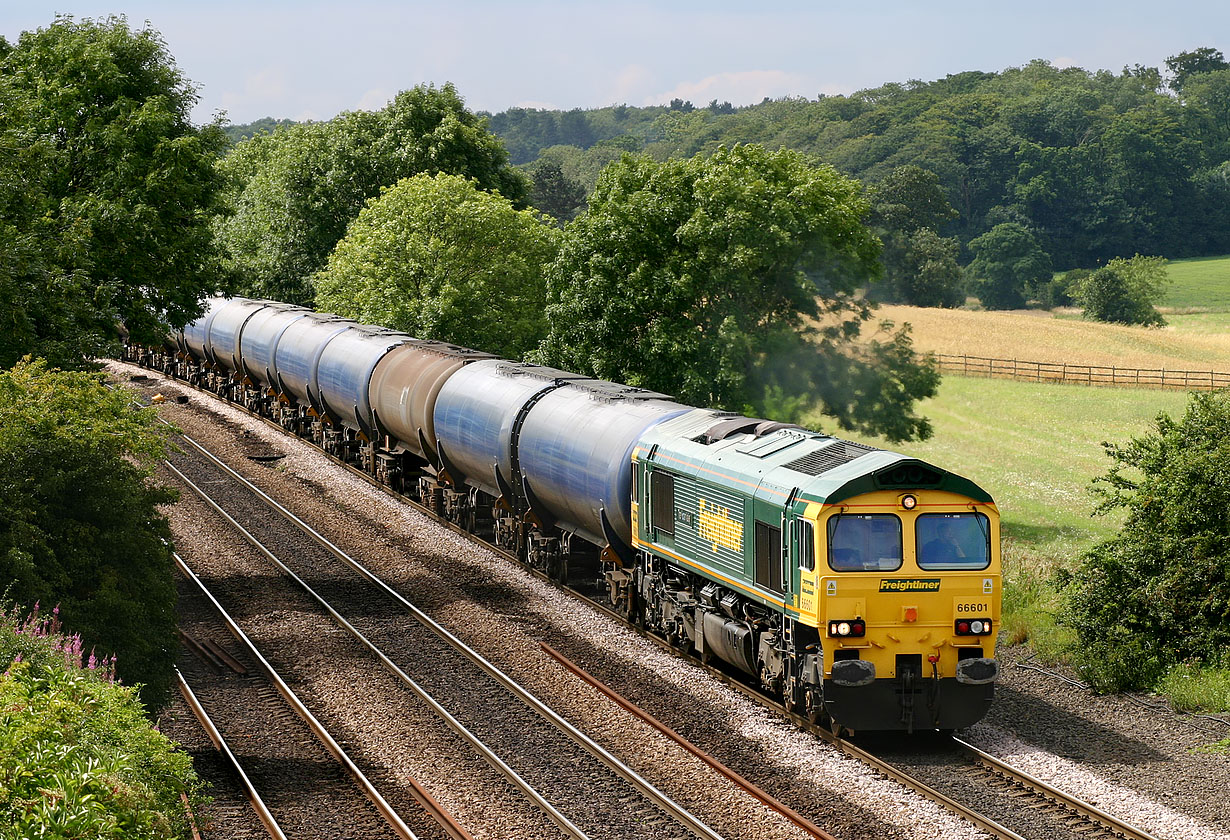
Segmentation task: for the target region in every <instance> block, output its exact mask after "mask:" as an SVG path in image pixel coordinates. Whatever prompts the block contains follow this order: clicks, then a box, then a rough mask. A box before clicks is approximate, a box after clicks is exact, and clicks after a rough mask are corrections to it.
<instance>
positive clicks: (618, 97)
mask: <svg viewBox="0 0 1230 840" xmlns="http://www.w3.org/2000/svg"><path fill="white" fill-rule="evenodd" d="M652 81H653V73H651V72H650V70H649V68H648V67H646V66H645V65H643V64H626V65H624V67H623V68H622V69H620V71H619V72H618V73H616V74H615V80H614V84H613V85H611V88H610V94H609V95H608V96H607V98H606V102H607V103H608V104H619V103H624V102H629V101H631V100H635V99H639V98H640V97H642V96H644V92H645V89H646V88H647V87H648V86H649V85H650V83H651V82H652Z"/></svg>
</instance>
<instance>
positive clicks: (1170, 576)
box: [1064, 392, 1230, 690]
mask: <svg viewBox="0 0 1230 840" xmlns="http://www.w3.org/2000/svg"><path fill="white" fill-rule="evenodd" d="M1103 445H1104V446H1105V448H1106V451H1107V454H1108V455H1109V456H1110V457H1111V459H1112V460H1113V462H1114V463H1113V464H1112V466H1111V468H1110V470H1109V472H1108V473H1107V474H1106V475H1105V476H1102V477H1101V478H1099V479H1096V480H1095V488H1096V489H1097V490H1098V492H1099V494H1100V495H1101V496H1102V502H1101V504H1100V505H1099V506H1098V511H1099V512H1102V513H1105V512H1107V511H1110V510H1115V509H1123V510H1125V511H1126V513H1127V517H1126V520H1125V522H1124V525H1123V527H1122V529H1121V530H1120V532H1119V533H1118V534H1117V535H1116V536H1115V537H1113V538H1111V539H1109V540H1106V541H1104V542H1102V543H1100V544H1098V545H1097V546H1095V547H1094V548H1093V549H1092V550H1090V551H1089V552H1088V553H1087V554H1086V555H1085V557H1084V558H1083V559H1082V563H1081V566H1080V568H1079V569H1078V570H1077V571H1076V573H1075V574H1074V576H1073V578H1072V580H1071V581H1070V583H1069V585H1068V609H1067V610H1066V611H1065V613H1064V615H1065V618H1066V621H1067V622H1068V623H1069V624H1070V625H1071V626H1072V627H1073V628H1075V630H1076V632H1077V633H1078V635H1079V637H1080V649H1079V651H1078V653H1077V656H1076V665H1077V668H1078V670H1080V671H1081V672H1082V674H1083V675H1084V676H1085V678H1086V679H1087V680H1088V681H1089V682H1090V684H1091V685H1093V686H1094V687H1095V688H1098V689H1100V690H1116V689H1127V688H1149V687H1152V686H1153V685H1155V684H1156V683H1157V681H1158V680H1160V679H1161V678H1162V676H1163V675H1164V674H1165V673H1166V671H1167V670H1168V669H1170V668H1171V667H1172V666H1174V665H1176V664H1178V663H1180V662H1192V663H1197V664H1199V663H1213V662H1217V661H1218V658H1219V657H1220V656H1221V655H1222V651H1223V650H1224V649H1225V648H1226V647H1227V646H1228V645H1230V620H1227V616H1230V564H1227V563H1226V557H1227V556H1228V555H1230V519H1228V518H1227V516H1226V511H1227V510H1230V393H1226V392H1215V393H1208V394H1195V395H1193V396H1192V398H1191V401H1190V402H1189V404H1188V406H1187V410H1186V411H1185V413H1184V415H1183V417H1182V419H1180V420H1178V421H1176V420H1173V419H1172V418H1170V417H1169V416H1168V415H1166V414H1162V415H1159V416H1158V418H1157V419H1156V420H1155V421H1154V427H1153V429H1152V430H1151V431H1150V432H1149V433H1148V434H1146V435H1144V436H1142V437H1139V438H1135V439H1133V440H1131V441H1130V442H1129V443H1128V444H1126V445H1123V446H1119V445H1114V444H1103Z"/></svg>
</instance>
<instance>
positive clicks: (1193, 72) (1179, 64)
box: [1166, 47, 1230, 93]
mask: <svg viewBox="0 0 1230 840" xmlns="http://www.w3.org/2000/svg"><path fill="white" fill-rule="evenodd" d="M1228 67H1230V63H1227V62H1226V57H1225V56H1224V55H1223V54H1222V51H1221V50H1215V49H1213V48H1212V47H1197V48H1196V49H1194V50H1190V51H1188V52H1182V53H1179V54H1178V55H1172V56H1170V58H1168V59H1166V69H1167V70H1169V71H1170V88H1171V90H1174V91H1177V92H1179V93H1182V92H1183V89H1184V88H1185V87H1186V86H1187V81H1188V79H1190V78H1191V77H1192V76H1198V75H1200V74H1202V73H1212V72H1213V71H1214V70H1225V69H1226V68H1228Z"/></svg>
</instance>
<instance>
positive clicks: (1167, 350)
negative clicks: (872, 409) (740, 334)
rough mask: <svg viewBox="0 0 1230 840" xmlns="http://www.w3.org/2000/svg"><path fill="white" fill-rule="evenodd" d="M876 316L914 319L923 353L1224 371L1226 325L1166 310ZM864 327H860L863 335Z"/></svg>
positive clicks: (895, 309) (1229, 356) (1229, 334)
mask: <svg viewBox="0 0 1230 840" xmlns="http://www.w3.org/2000/svg"><path fill="white" fill-rule="evenodd" d="M877 315H878V317H879V318H881V319H887V320H889V321H892V322H894V323H896V324H898V325H900V324H903V323H909V324H911V325H912V326H913V333H912V334H913V337H914V347H915V349H917V350H918V351H919V352H922V353H928V352H933V353H949V354H954V355H962V354H964V355H970V356H986V357H990V358H996V359H1019V360H1021V361H1031V362H1053V363H1059V364H1069V365H1106V366H1112V365H1113V366H1116V367H1120V368H1146V369H1156V368H1166V369H1167V370H1216V371H1219V372H1230V330H1222V329H1213V330H1206V329H1201V328H1200V327H1198V326H1197V325H1196V324H1195V323H1193V324H1192V325H1191V326H1192V327H1193V328H1192V329H1189V328H1188V325H1187V324H1186V321H1185V319H1188V318H1194V317H1195V316H1189V315H1168V316H1167V319H1168V320H1169V321H1170V324H1169V325H1168V326H1165V327H1161V328H1156V327H1154V328H1149V327H1128V326H1120V325H1117V324H1104V323H1098V322H1095V321H1085V320H1081V319H1079V318H1077V317H1072V316H1070V315H1069V316H1067V317H1065V316H1063V315H1060V316H1058V317H1057V316H1056V315H1054V314H1052V313H1050V312H1043V311H1036V310H1029V311H1009V312H976V311H970V310H965V309H922V308H919V307H915V306H895V305H884V306H881V307H880V308H879V309H878V310H877ZM867 332H868V331H866V330H865V331H864V333H865V334H866V333H867Z"/></svg>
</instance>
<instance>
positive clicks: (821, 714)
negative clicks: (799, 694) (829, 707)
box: [806, 688, 832, 727]
mask: <svg viewBox="0 0 1230 840" xmlns="http://www.w3.org/2000/svg"><path fill="white" fill-rule="evenodd" d="M806 706H807V719H808V720H809V721H811V722H812V723H814V724H816V725H817V726H824V727H827V726H828V725H829V724H830V723H832V719H831V718H830V717H829V713H828V712H827V711H826V710H825V708H824V698H823V697H821V696H820V693H819V692H818V691H816V690H815V689H814V688H813V689H808V690H807V700H806Z"/></svg>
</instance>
